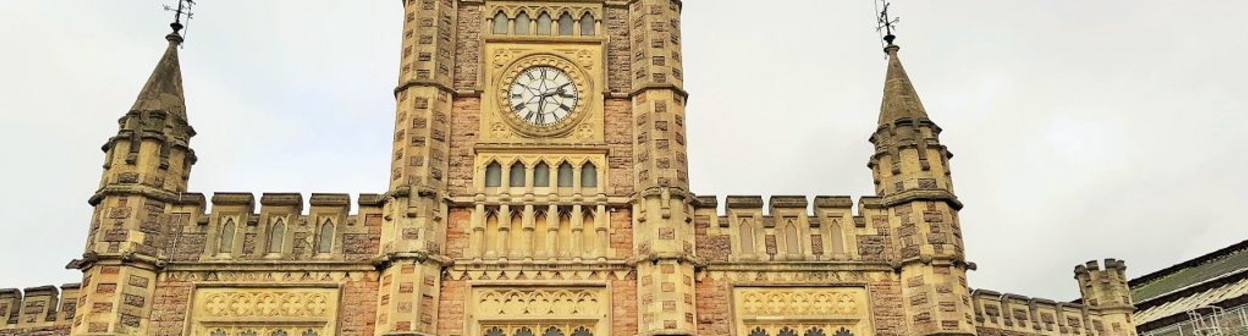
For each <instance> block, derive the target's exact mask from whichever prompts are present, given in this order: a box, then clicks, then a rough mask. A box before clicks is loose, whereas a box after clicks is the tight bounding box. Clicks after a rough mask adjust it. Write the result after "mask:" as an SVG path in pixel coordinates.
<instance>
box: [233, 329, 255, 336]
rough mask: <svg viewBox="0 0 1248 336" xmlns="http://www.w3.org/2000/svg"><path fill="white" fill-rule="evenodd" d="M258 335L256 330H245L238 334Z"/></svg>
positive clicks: (242, 335)
mask: <svg viewBox="0 0 1248 336" xmlns="http://www.w3.org/2000/svg"><path fill="white" fill-rule="evenodd" d="M256 335H258V334H257V333H256V331H255V330H245V331H243V332H240V333H238V336H256Z"/></svg>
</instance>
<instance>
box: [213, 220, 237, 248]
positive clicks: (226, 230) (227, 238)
mask: <svg viewBox="0 0 1248 336" xmlns="http://www.w3.org/2000/svg"><path fill="white" fill-rule="evenodd" d="M230 252H234V218H226V219H225V225H222V226H221V237H220V240H219V242H218V244H217V253H230Z"/></svg>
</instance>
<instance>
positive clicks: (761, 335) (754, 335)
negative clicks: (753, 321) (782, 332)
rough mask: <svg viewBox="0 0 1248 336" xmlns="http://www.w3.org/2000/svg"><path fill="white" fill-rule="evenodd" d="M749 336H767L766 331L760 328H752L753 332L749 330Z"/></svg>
mask: <svg viewBox="0 0 1248 336" xmlns="http://www.w3.org/2000/svg"><path fill="white" fill-rule="evenodd" d="M749 336H768V335H767V331H766V330H763V328H762V327H758V328H754V330H750V335H749Z"/></svg>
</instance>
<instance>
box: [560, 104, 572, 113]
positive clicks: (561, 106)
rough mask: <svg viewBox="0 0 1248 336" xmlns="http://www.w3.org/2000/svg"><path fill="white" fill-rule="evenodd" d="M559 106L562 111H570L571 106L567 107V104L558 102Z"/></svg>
mask: <svg viewBox="0 0 1248 336" xmlns="http://www.w3.org/2000/svg"><path fill="white" fill-rule="evenodd" d="M559 108H561V109H563V110H564V111H568V112H572V108H571V107H568V105H563V104H559Z"/></svg>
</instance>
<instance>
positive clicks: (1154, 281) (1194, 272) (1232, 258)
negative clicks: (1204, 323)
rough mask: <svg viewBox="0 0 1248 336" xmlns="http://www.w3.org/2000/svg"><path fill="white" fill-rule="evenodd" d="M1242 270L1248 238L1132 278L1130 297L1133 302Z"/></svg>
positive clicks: (1247, 265) (1247, 256) (1246, 264)
mask: <svg viewBox="0 0 1248 336" xmlns="http://www.w3.org/2000/svg"><path fill="white" fill-rule="evenodd" d="M1243 269H1248V240H1245V241H1243V242H1240V243H1238V244H1234V245H1231V246H1228V247H1226V248H1223V249H1220V250H1217V251H1214V252H1212V253H1209V254H1206V255H1203V256H1200V257H1196V258H1194V259H1192V260H1188V261H1185V262H1183V263H1180V264H1178V265H1174V266H1170V267H1167V268H1165V269H1162V270H1160V271H1157V272H1153V273H1150V274H1148V275H1144V276H1142V277H1139V278H1135V279H1132V280H1131V281H1130V282H1129V285H1130V286H1131V298H1132V299H1134V301H1135V302H1136V303H1142V302H1146V301H1149V300H1152V299H1154V298H1157V297H1158V296H1161V295H1165V294H1167V293H1170V292H1173V291H1175V290H1179V289H1182V288H1185V287H1188V286H1192V285H1195V284H1199V283H1201V282H1204V281H1207V280H1210V279H1213V278H1216V277H1218V276H1220V275H1224V274H1228V273H1233V272H1236V271H1239V270H1243Z"/></svg>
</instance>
